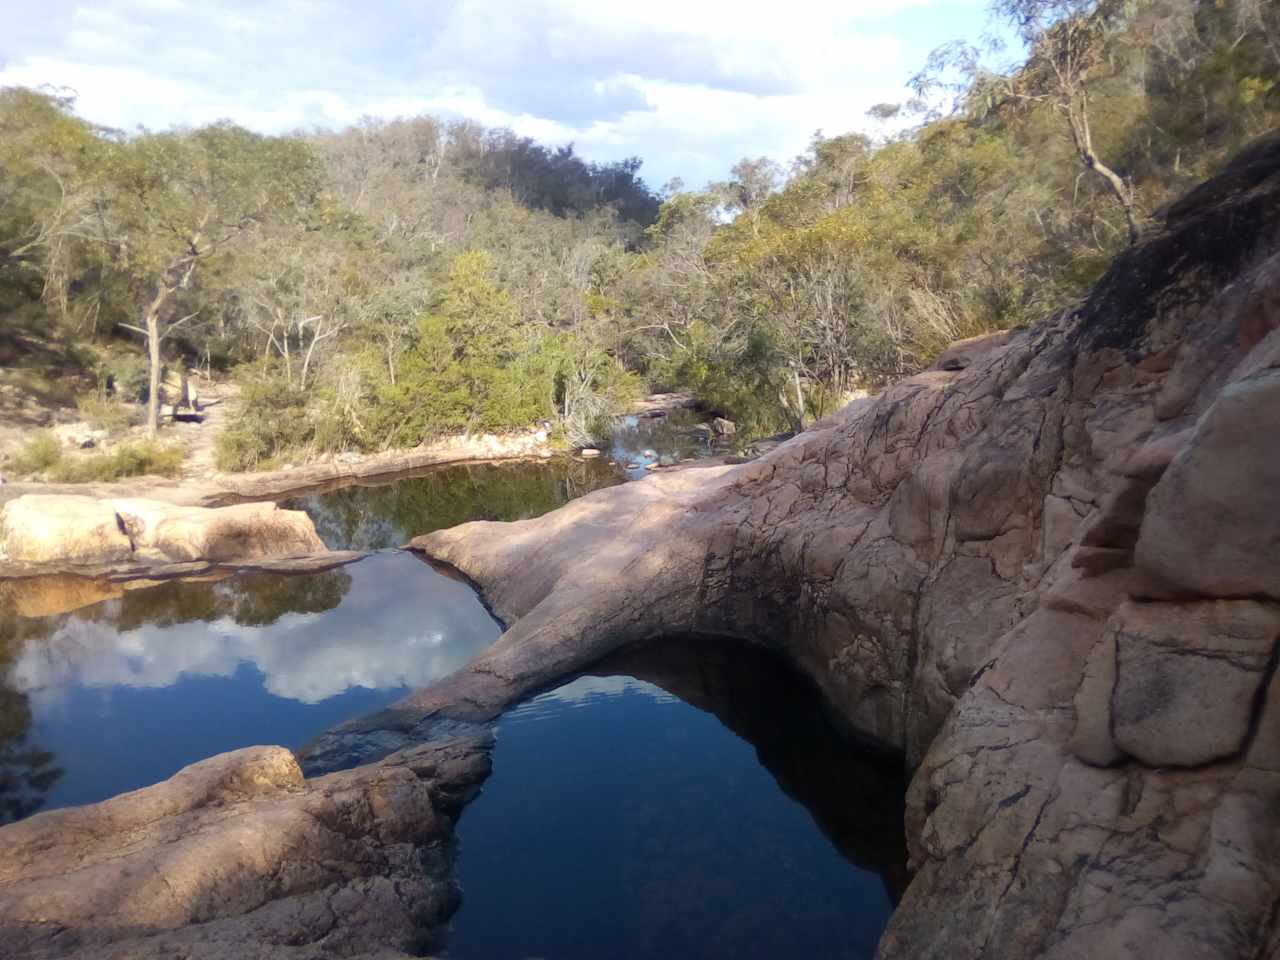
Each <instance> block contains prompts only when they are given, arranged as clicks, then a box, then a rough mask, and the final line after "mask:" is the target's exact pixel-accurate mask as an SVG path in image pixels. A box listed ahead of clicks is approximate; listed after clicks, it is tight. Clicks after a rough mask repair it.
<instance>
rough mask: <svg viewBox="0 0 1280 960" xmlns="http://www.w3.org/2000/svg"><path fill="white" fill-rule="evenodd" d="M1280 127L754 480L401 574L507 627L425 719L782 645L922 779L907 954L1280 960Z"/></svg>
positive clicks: (545, 521) (470, 529) (529, 528)
mask: <svg viewBox="0 0 1280 960" xmlns="http://www.w3.org/2000/svg"><path fill="white" fill-rule="evenodd" d="M1277 251H1280V134H1275V135H1271V136H1269V137H1267V138H1264V139H1263V140H1260V141H1258V142H1257V143H1255V144H1254V145H1253V146H1252V147H1250V148H1249V149H1247V150H1246V151H1244V152H1243V153H1242V155H1241V156H1240V157H1239V158H1238V159H1237V160H1236V161H1235V162H1234V163H1233V164H1232V165H1231V166H1230V167H1229V168H1228V169H1227V170H1226V171H1225V172H1224V173H1223V174H1222V175H1221V176H1219V177H1218V178H1216V179H1215V180H1213V181H1211V182H1209V183H1207V184H1205V185H1204V186H1202V187H1201V188H1198V189H1197V190H1195V191H1193V192H1192V193H1191V194H1189V195H1188V196H1187V197H1186V198H1184V199H1183V200H1182V201H1180V202H1179V203H1177V204H1174V205H1173V206H1172V207H1171V208H1170V209H1169V211H1168V215H1167V225H1166V227H1165V229H1163V230H1162V231H1159V232H1156V233H1153V235H1151V236H1150V237H1148V238H1146V239H1145V240H1144V242H1143V243H1141V244H1139V245H1138V246H1136V247H1135V248H1133V249H1131V250H1130V251H1128V252H1127V253H1126V254H1124V255H1122V256H1121V257H1120V258H1119V259H1118V260H1117V262H1116V263H1115V265H1114V266H1113V267H1112V269H1111V270H1110V271H1109V273H1108V274H1107V275H1106V277H1105V278H1104V279H1103V280H1102V281H1101V282H1100V283H1099V285H1098V286H1097V288H1096V289H1095V290H1094V292H1093V294H1092V295H1091V297H1090V298H1089V300H1088V302H1087V303H1086V304H1084V305H1083V306H1082V307H1081V308H1080V309H1078V310H1075V311H1073V312H1070V313H1067V314H1065V315H1063V316H1060V317H1058V318H1056V319H1053V320H1052V321H1050V322H1047V323H1045V324H1043V325H1041V326H1038V327H1036V328H1034V329H1029V330H1024V331H1018V332H1014V333H1011V334H1001V335H998V336H994V337H990V338H986V339H983V340H978V341H971V342H968V343H966V344H963V345H959V346H958V347H957V348H956V349H955V350H953V351H950V352H949V353H948V355H947V356H945V357H944V358H943V362H942V363H940V364H939V365H938V366H937V367H936V368H935V369H932V370H930V371H928V372H926V373H924V374H922V375H920V376H917V377H913V378H910V379H908V380H905V381H903V382H900V383H898V384H896V385H894V386H892V387H890V388H888V389H886V390H885V391H884V392H883V393H882V394H880V395H879V396H878V397H876V398H874V399H869V400H862V401H856V402H855V403H853V404H850V405H849V406H848V407H846V408H845V409H844V410H843V411H842V412H841V413H839V414H837V415H836V416H834V417H832V418H830V419H828V420H827V421H825V422H823V423H820V424H818V425H817V426H816V427H815V428H814V429H813V430H811V431H809V432H807V433H805V434H803V435H801V436H799V437H797V438H795V439H794V440H792V441H790V442H788V443H785V444H783V445H782V446H781V447H780V448H778V449H777V450H775V451H774V452H772V453H770V454H768V455H766V456H764V457H762V458H761V459H760V460H758V461H755V462H753V463H750V464H747V465H744V466H741V467H737V468H720V469H707V470H689V471H685V472H683V473H679V474H674V475H671V476H666V477H655V478H653V479H651V480H648V481H645V482H643V483H638V484H631V485H627V486H625V487H621V488H617V489H614V490H606V491H601V492H598V493H595V494H592V495H590V496H588V497H584V498H582V499H581V500H578V501H576V502H574V503H572V504H570V505H568V506H566V507H564V508H562V509H561V510H558V511H556V512H555V513H552V514H550V515H548V516H546V517H542V518H539V519H536V520H528V521H522V522H519V523H511V524H493V523H471V524H466V525H463V526H461V527H457V528H454V529H452V530H447V531H440V532H437V533H432V534H429V535H427V536H424V537H420V538H418V539H417V540H415V541H414V546H415V547H416V548H417V549H420V550H422V551H424V552H426V553H428V554H430V555H432V556H435V557H438V558H440V559H443V560H446V561H447V562H449V563H452V564H454V565H455V566H457V567H458V568H460V569H461V570H463V571H464V572H465V573H467V574H468V575H469V576H470V577H472V578H473V579H474V580H475V581H477V582H478V583H479V584H480V585H481V586H482V587H483V588H484V590H485V593H486V596H487V598H488V599H489V601H490V602H491V603H492V605H493V607H494V609H495V610H496V611H497V612H498V614H499V615H500V616H501V617H502V618H503V619H504V620H506V621H507V622H508V623H510V629H509V630H508V632H507V633H506V634H505V635H504V636H503V638H502V639H501V640H500V641H499V642H498V643H496V644H495V645H494V646H493V647H492V648H490V649H489V650H488V651H486V652H485V653H484V654H483V655H482V656H481V657H480V659H479V660H478V661H477V662H476V663H475V664H473V665H472V667H471V668H469V669H468V670H467V671H464V672H463V673H462V674H460V675H458V676H455V677H452V678H449V679H447V680H446V681H444V682H442V683H440V684H437V685H434V686H432V687H429V688H427V689H425V690H422V691H419V692H418V693H416V694H414V695H413V696H411V697H408V698H406V699H405V700H404V701H402V702H401V703H400V704H399V705H398V709H399V711H400V714H401V716H402V722H403V715H409V716H412V715H414V714H417V715H422V716H440V715H447V716H454V717H458V718H478V717H485V716H490V715H492V714H493V713H494V712H496V711H498V710H500V709H501V708H502V707H503V706H505V705H506V704H509V703H511V702H514V701H516V700H519V699H520V698H522V697H523V696H525V695H526V694H527V693H529V692H530V691H533V690H536V689H538V688H540V687H544V686H546V685H547V684H548V683H549V682H550V681H552V680H553V679H554V678H555V677H557V676H561V675H564V674H566V673H570V672H572V671H574V670H577V669H581V668H582V667H584V666H585V665H587V664H589V663H591V662H593V661H594V660H596V659H598V658H599V657H601V656H603V655H605V654H607V653H609V652H610V651H612V650H615V649H617V648H619V647H621V646H624V645H626V644H629V643H633V642H635V641H639V640H643V639H645V638H649V637H653V636H657V635H662V634H672V633H675V634H692V635H695V636H697V635H706V634H712V635H721V636H724V635H727V636H735V637H740V638H742V639H744V640H750V641H756V642H763V643H767V644H770V645H773V646H775V647H776V648H777V649H779V650H781V651H782V652H783V653H784V654H785V655H787V656H788V657H789V658H791V660H792V661H793V662H794V663H796V664H797V665H799V666H800V667H801V668H802V669H803V670H804V671H805V672H806V673H808V674H809V676H811V677H812V678H813V679H814V680H815V682H816V683H817V684H818V685H819V686H820V687H821V689H822V690H823V692H824V694H825V695H826V697H827V698H828V700H829V701H830V703H831V704H832V705H833V706H834V707H835V709H836V710H837V711H838V712H839V713H840V715H841V716H843V718H844V719H845V721H846V722H847V723H848V724H849V725H851V726H852V727H854V728H855V729H857V730H858V731H860V732H862V733H864V734H866V735H869V736H871V737H874V738H876V739H877V740H879V741H881V742H882V743H884V744H886V745H888V746H890V747H892V748H895V749H897V750H899V751H901V752H902V753H903V754H904V755H905V758H906V762H907V765H908V769H909V770H910V771H912V772H913V774H914V778H913V781H912V785H911V788H910V791H909V794H908V805H907V831H908V841H909V844H910V849H911V855H912V863H913V866H914V868H915V871H916V875H915V879H914V881H913V883H912V884H911V886H910V888H909V890H908V891H907V894H906V896H905V897H904V899H903V902H902V905H901V907H900V908H899V910H898V912H897V913H896V915H895V917H894V920H893V921H892V922H891V924H890V927H889V929H888V931H887V933H886V935H885V937H884V939H883V940H882V942H881V945H880V953H881V955H882V956H884V957H904V958H907V957H910V958H918V957H948V958H955V957H959V958H964V957H980V956H985V957H1002V958H1017V957H1053V958H1066V957H1073V958H1074V957H1083V956H1108V957H1113V956H1120V957H1139V956H1157V955H1158V956H1161V957H1167V958H1192V957H1195V958H1200V957H1206V958H1207V957H1242V958H1244V957H1248V958H1253V957H1258V956H1273V955H1277V953H1280V939H1277V938H1278V937H1280V932H1277V930H1278V929H1280V928H1277V926H1276V922H1275V918H1276V911H1275V904H1276V902H1277V900H1278V899H1280V866H1278V865H1280V856H1278V855H1277V853H1278V851H1277V848H1276V837H1277V836H1278V835H1280V747H1278V746H1277V739H1278V738H1280V716H1278V715H1277V713H1278V711H1280V685H1277V684H1276V683H1275V679H1274V677H1275V670H1276V663H1277V659H1278V655H1280V647H1278V646H1277V643H1278V641H1280V619H1277V618H1278V617H1280V607H1278V606H1277V600H1278V598H1280V593H1278V592H1277V587H1276V583H1275V569H1274V568H1275V561H1276V557H1277V556H1280V552H1278V551H1280V503H1277V500H1276V497H1277V491H1280V452H1278V451H1280V446H1278V445H1277V444H1275V443H1273V442H1271V441H1270V439H1269V438H1270V435H1271V433H1273V432H1274V427H1275V425H1276V424H1278V423H1280V392H1278V391H1277V389H1276V384H1277V376H1280V252H1277Z"/></svg>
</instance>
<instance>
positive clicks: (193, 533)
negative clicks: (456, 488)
mask: <svg viewBox="0 0 1280 960" xmlns="http://www.w3.org/2000/svg"><path fill="white" fill-rule="evenodd" d="M324 549H325V546H324V542H323V541H322V540H321V539H320V537H319V536H318V535H317V534H316V531H315V526H314V525H313V524H312V523H311V518H310V517H308V516H307V515H306V514H305V513H303V512H302V511H300V510H281V509H280V508H279V507H278V506H277V505H276V504H274V503H270V502H265V503H242V504H236V505H235V506H230V507H183V506H175V505H173V504H171V503H165V502H163V501H159V500H146V499H141V498H126V499H118V500H111V499H106V500H100V499H96V498H94V497H87V496H79V495H74V494H72V495H52V494H26V495H24V496H21V497H18V498H17V499H15V500H11V501H9V502H8V503H6V504H5V505H4V507H3V508H0V554H3V555H4V556H6V557H7V558H8V559H9V560H11V561H17V562H20V563H39V564H66V563H73V564H109V563H120V562H123V561H126V560H160V561H177V562H185V561H195V560H214V561H228V560H253V559H259V558H263V557H280V556H291V555H298V554H306V553H316V552H319V551H323V550H324Z"/></svg>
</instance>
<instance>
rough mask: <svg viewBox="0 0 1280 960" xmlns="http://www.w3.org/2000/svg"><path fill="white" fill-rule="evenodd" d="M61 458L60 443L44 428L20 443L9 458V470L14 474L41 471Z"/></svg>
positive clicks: (24, 474)
mask: <svg viewBox="0 0 1280 960" xmlns="http://www.w3.org/2000/svg"><path fill="white" fill-rule="evenodd" d="M61 459H62V444H60V443H59V442H58V438H57V437H56V436H54V435H53V433H52V432H51V431H48V430H45V431H42V432H41V433H37V434H36V435H35V436H34V437H32V438H31V439H30V440H28V441H27V442H26V443H24V444H23V445H22V448H21V449H20V450H19V451H18V452H17V453H15V454H14V455H13V457H12V458H10V460H9V470H10V471H11V472H12V473H13V474H15V475H16V476H27V475H29V474H33V473H42V472H43V471H45V470H48V469H49V468H50V467H52V466H54V465H55V464H56V463H58V461H59V460H61Z"/></svg>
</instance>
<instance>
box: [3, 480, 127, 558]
mask: <svg viewBox="0 0 1280 960" xmlns="http://www.w3.org/2000/svg"><path fill="white" fill-rule="evenodd" d="M0 553H3V554H4V556H6V557H7V558H8V559H10V560H17V561H20V562H25V563H113V562H116V561H120V560H127V559H129V558H130V557H131V556H132V554H133V544H132V542H131V541H130V540H129V535H128V533H127V532H126V530H125V529H124V527H123V526H122V524H121V523H120V520H119V518H118V517H117V516H116V511H115V509H114V508H113V507H112V505H111V504H110V503H109V502H108V501H105V500H97V499H95V498H93V497H82V496H74V495H73V496H54V495H41V494H24V495H23V496H21V497H18V498H16V499H14V500H10V501H9V502H8V503H6V504H5V505H4V506H3V507H0Z"/></svg>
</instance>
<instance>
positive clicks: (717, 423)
mask: <svg viewBox="0 0 1280 960" xmlns="http://www.w3.org/2000/svg"><path fill="white" fill-rule="evenodd" d="M711 429H712V430H714V431H715V434H716V436H718V437H731V436H733V435H734V434H735V433H737V432H738V425H737V424H736V423H734V422H733V421H732V420H726V419H725V418H724V417H716V418H715V419H714V420H712V421H711Z"/></svg>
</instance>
